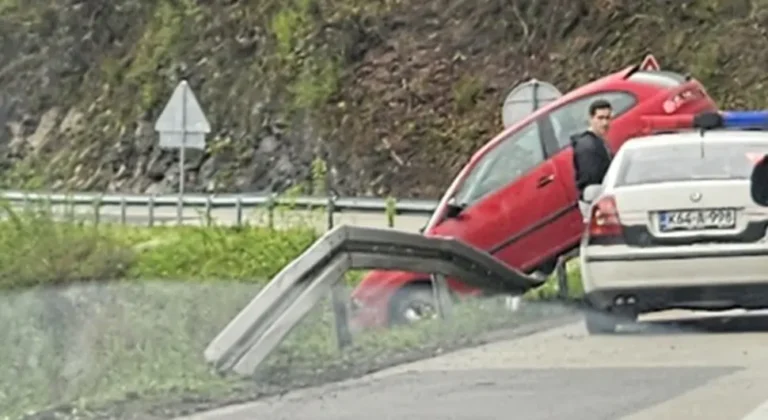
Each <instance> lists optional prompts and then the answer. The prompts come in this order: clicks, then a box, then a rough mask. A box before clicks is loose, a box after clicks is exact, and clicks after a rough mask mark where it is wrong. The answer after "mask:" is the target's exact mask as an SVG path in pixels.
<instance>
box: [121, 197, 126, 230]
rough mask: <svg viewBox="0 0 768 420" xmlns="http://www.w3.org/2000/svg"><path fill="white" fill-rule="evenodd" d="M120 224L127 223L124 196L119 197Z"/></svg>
mask: <svg viewBox="0 0 768 420" xmlns="http://www.w3.org/2000/svg"><path fill="white" fill-rule="evenodd" d="M120 223H121V224H123V225H125V224H127V223H128V203H127V200H126V199H125V196H122V197H120Z"/></svg>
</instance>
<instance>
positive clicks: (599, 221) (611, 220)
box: [589, 195, 623, 238]
mask: <svg viewBox="0 0 768 420" xmlns="http://www.w3.org/2000/svg"><path fill="white" fill-rule="evenodd" d="M622 234H623V232H622V228H621V221H620V220H619V212H618V209H617V208H616V200H615V199H614V198H613V196H610V195H609V196H604V197H601V198H600V200H599V201H597V202H596V203H595V205H594V206H593V207H592V214H591V217H590V219H589V236H591V237H593V238H594V237H605V236H621V235H622Z"/></svg>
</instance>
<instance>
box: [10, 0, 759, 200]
mask: <svg viewBox="0 0 768 420" xmlns="http://www.w3.org/2000/svg"><path fill="white" fill-rule="evenodd" d="M767 30H768V0H695V1H692V0H675V1H672V0H670V1H663V0H655V1H642V2H639V1H628V0H627V1H624V0H547V1H533V0H433V1H423V0H280V1H278V0H154V1H148V0H114V1H108V2H107V1H101V0H0V170H3V171H5V172H4V175H3V176H2V180H3V182H4V184H5V186H15V187H27V188H42V187H46V188H56V189H79V190H83V189H90V190H109V191H116V190H117V191H136V192H145V191H147V192H153V191H154V192H162V191H173V190H174V189H175V188H176V185H177V182H178V167H177V165H176V163H175V162H176V159H175V153H174V152H168V151H162V150H160V149H158V148H157V146H156V144H157V135H156V134H155V133H154V131H153V123H154V120H155V118H156V117H157V116H158V115H159V113H160V111H161V110H162V108H163V106H164V104H165V101H166V100H167V99H168V97H169V95H170V93H171V91H172V90H173V88H174V87H175V85H176V84H177V83H178V81H179V80H180V78H182V77H185V78H188V80H189V82H190V84H191V86H192V88H193V89H194V90H195V92H196V93H197V96H198V98H199V100H200V102H201V103H202V105H203V107H204V108H205V110H206V112H207V113H208V116H209V120H210V122H211V124H212V126H213V130H214V132H213V133H211V135H209V137H208V138H209V150H207V151H206V153H204V154H202V153H199V152H198V153H190V154H191V155H192V156H191V158H190V160H189V161H188V165H189V166H188V168H189V172H190V177H191V178H190V181H189V184H188V185H190V188H191V189H193V190H200V191H202V190H219V191H223V190H229V191H260V190H262V189H269V188H271V189H278V190H279V189H284V188H285V187H287V186H288V185H290V184H292V183H296V182H297V181H303V180H306V179H307V178H308V177H309V174H310V172H311V162H312V161H313V159H315V158H316V157H318V156H325V158H326V159H327V161H328V163H329V165H330V166H331V168H332V170H333V172H332V173H333V175H334V177H333V179H334V184H335V187H336V189H337V190H338V191H339V192H341V193H344V194H387V193H393V194H395V195H398V196H422V197H436V196H437V195H438V194H439V192H440V191H441V190H442V189H443V188H445V187H446V186H447V184H448V182H449V181H450V179H451V177H452V176H453V175H454V174H455V173H456V171H457V170H458V168H459V167H460V166H461V165H462V164H463V163H464V162H465V160H466V158H467V157H468V155H469V154H470V153H471V151H473V150H474V149H475V148H476V147H477V146H479V145H480V144H482V143H484V142H485V141H487V140H488V139H489V138H490V136H491V135H493V134H494V133H496V132H497V131H498V130H500V128H501V122H500V104H501V102H502V100H503V97H504V95H505V94H506V93H507V92H508V91H509V89H510V88H511V87H512V86H513V85H515V84H517V83H519V82H521V81H524V80H527V79H528V78H530V77H534V76H535V77H537V78H539V79H544V80H549V81H552V82H553V83H555V84H556V85H557V86H558V87H559V88H560V89H561V90H563V91H565V90H568V89H571V88H573V87H575V86H577V85H579V84H581V83H584V82H586V81H588V80H590V79H594V78H596V77H598V76H600V75H602V74H605V73H607V72H609V71H613V70H616V69H619V68H621V67H623V66H625V65H628V64H633V63H635V62H637V61H638V60H640V59H641V58H642V56H643V54H644V53H646V52H647V51H652V52H654V53H655V54H656V55H657V57H658V58H659V60H660V61H661V63H662V65H663V66H665V67H667V68H671V69H675V70H679V71H690V72H691V73H692V74H693V75H694V76H695V77H697V78H699V79H700V80H702V81H703V82H704V83H705V85H706V86H707V87H708V89H709V90H710V92H711V93H712V94H713V95H714V96H716V98H717V100H718V101H719V102H720V103H721V104H722V106H724V107H731V108H738V107H764V106H766V103H767V102H768V99H766V96H767V95H766V93H768V92H767V91H766V82H768V72H766V71H765V69H766V68H768V36H766V31H767Z"/></svg>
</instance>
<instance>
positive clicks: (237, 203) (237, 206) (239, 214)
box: [235, 195, 243, 227]
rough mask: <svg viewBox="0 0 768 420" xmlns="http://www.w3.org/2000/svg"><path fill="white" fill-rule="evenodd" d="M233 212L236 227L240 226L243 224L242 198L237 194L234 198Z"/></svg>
mask: <svg viewBox="0 0 768 420" xmlns="http://www.w3.org/2000/svg"><path fill="white" fill-rule="evenodd" d="M235 213H236V214H235V219H236V220H237V227H240V226H242V225H243V199H242V198H240V196H239V195H238V196H237V198H235Z"/></svg>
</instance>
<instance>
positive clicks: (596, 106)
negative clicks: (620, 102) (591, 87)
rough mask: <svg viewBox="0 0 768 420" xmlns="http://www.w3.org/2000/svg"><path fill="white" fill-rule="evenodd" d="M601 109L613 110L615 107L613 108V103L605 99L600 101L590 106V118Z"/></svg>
mask: <svg viewBox="0 0 768 420" xmlns="http://www.w3.org/2000/svg"><path fill="white" fill-rule="evenodd" d="M599 109H613V107H611V103H610V102H608V101H606V100H605V99H598V100H596V101H595V102H592V103H591V104H590V105H589V116H590V117H594V116H595V113H597V110H599Z"/></svg>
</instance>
